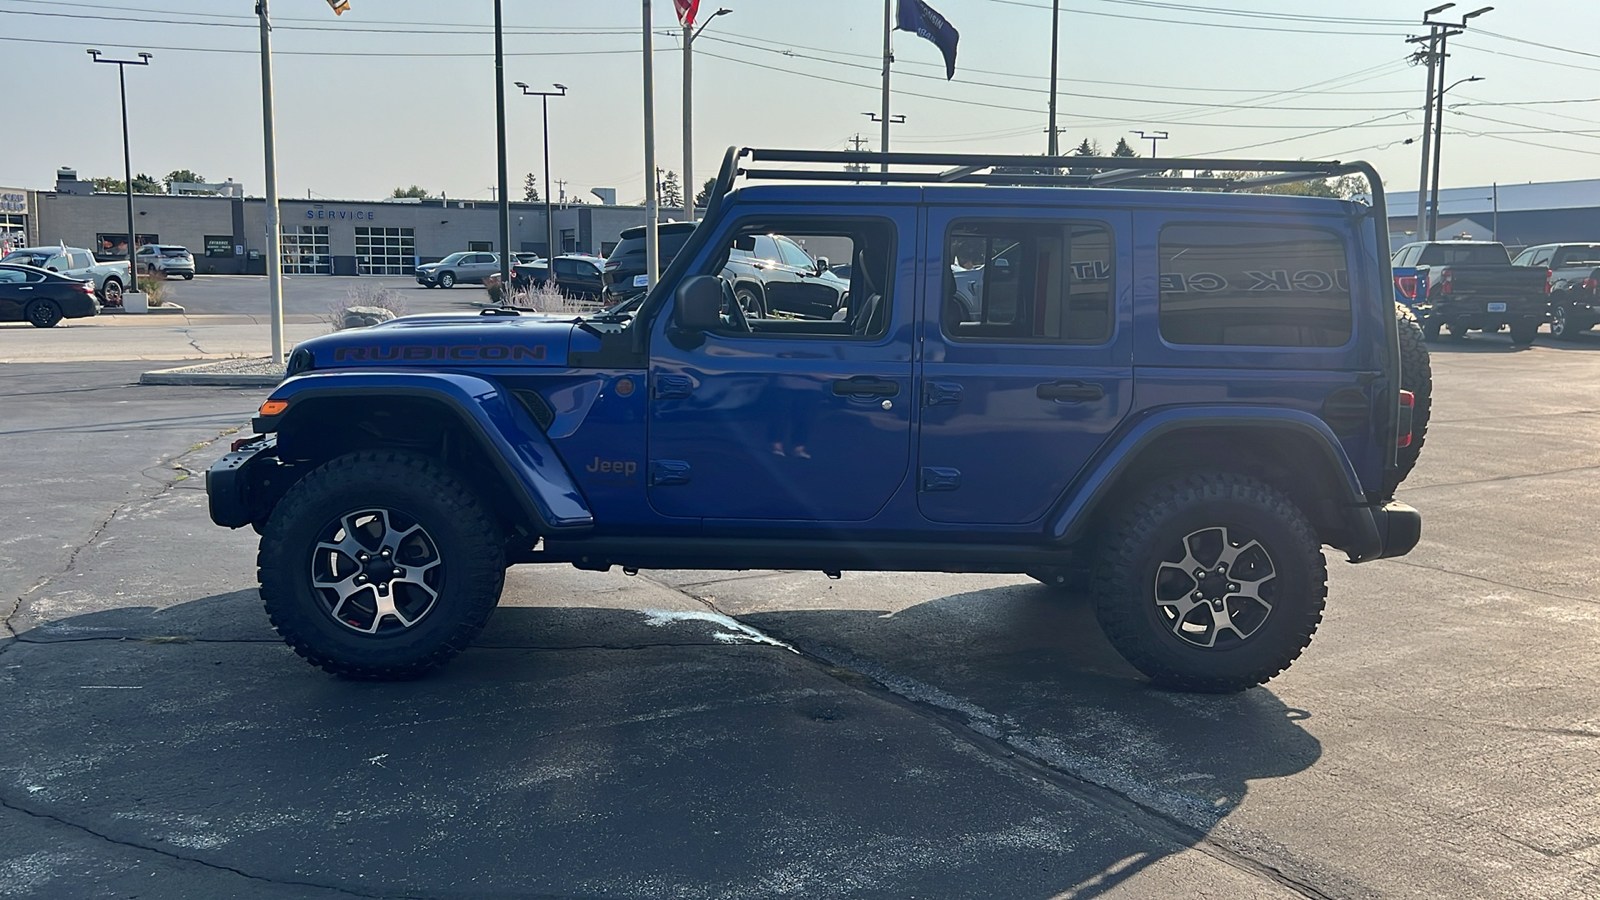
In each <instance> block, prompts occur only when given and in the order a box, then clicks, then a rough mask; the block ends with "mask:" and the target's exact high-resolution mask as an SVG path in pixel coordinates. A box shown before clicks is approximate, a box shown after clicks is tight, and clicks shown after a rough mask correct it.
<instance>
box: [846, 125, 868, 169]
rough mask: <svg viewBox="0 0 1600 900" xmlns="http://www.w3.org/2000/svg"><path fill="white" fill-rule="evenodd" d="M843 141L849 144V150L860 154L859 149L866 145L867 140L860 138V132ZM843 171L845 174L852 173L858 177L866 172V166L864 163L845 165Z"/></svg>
mask: <svg viewBox="0 0 1600 900" xmlns="http://www.w3.org/2000/svg"><path fill="white" fill-rule="evenodd" d="M845 141H846V142H847V143H849V144H850V149H851V150H854V151H855V152H857V153H860V152H861V148H862V147H863V146H864V145H865V144H866V143H867V139H866V138H864V137H862V136H861V133H860V132H856V133H855V134H854V135H852V136H850V137H848V138H845ZM844 170H845V171H846V172H854V173H855V174H857V175H860V174H862V173H863V172H865V171H867V165H866V163H845V164H844Z"/></svg>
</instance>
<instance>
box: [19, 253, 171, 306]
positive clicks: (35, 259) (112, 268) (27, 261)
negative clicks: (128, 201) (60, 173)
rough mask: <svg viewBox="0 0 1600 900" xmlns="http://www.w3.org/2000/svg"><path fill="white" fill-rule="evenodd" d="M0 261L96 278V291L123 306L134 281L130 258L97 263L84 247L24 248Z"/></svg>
mask: <svg viewBox="0 0 1600 900" xmlns="http://www.w3.org/2000/svg"><path fill="white" fill-rule="evenodd" d="M0 262H8V263H20V264H22V265H25V266H37V267H39V268H41V269H46V270H49V271H51V272H59V273H61V274H62V275H65V276H67V277H68V278H79V279H82V280H84V281H92V282H94V291H95V293H96V294H98V295H100V299H101V301H102V302H104V303H105V305H106V306H121V305H122V291H123V290H124V289H125V288H127V287H130V286H131V285H132V284H133V278H132V277H130V275H129V273H128V263H127V261H126V260H118V261H116V262H97V261H96V260H95V258H94V254H93V253H90V252H89V251H88V250H85V249H82V248H80V247H61V246H56V247H23V248H21V249H19V250H13V251H11V252H10V253H7V254H6V255H5V258H4V259H0ZM191 265H192V263H191Z"/></svg>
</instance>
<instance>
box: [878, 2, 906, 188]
mask: <svg viewBox="0 0 1600 900" xmlns="http://www.w3.org/2000/svg"><path fill="white" fill-rule="evenodd" d="M891 2H892V0H883V112H882V113H881V114H880V115H879V117H878V118H875V119H873V120H872V121H874V122H882V123H883V135H882V137H881V138H879V140H878V150H879V151H880V152H883V153H888V152H889V121H890V120H889V63H891V62H893V61H894V50H893V49H892V47H891V46H890V44H889V34H890V30H891V29H892V28H893V27H894V15H893V11H892V10H891V9H890V5H891ZM869 115H870V114H869ZM900 121H902V122H904V121H905V117H904V116H902V117H901V118H900ZM881 171H882V172H883V173H884V174H888V172H889V162H888V160H884V162H883V165H882V168H881ZM888 183H889V182H888V180H887V179H886V180H885V181H884V184H888Z"/></svg>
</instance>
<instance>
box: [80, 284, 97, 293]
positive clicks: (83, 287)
mask: <svg viewBox="0 0 1600 900" xmlns="http://www.w3.org/2000/svg"><path fill="white" fill-rule="evenodd" d="M78 290H80V291H83V292H84V293H85V294H93V293H94V285H93V284H91V283H89V282H87V281H80V282H78Z"/></svg>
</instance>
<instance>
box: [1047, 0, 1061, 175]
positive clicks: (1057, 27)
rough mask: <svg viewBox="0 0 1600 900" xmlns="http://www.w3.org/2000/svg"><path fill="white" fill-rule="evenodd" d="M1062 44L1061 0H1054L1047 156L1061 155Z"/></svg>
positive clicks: (1051, 9) (1051, 12) (1051, 11)
mask: <svg viewBox="0 0 1600 900" xmlns="http://www.w3.org/2000/svg"><path fill="white" fill-rule="evenodd" d="M1060 44H1061V0H1053V2H1052V3H1051V6H1050V139H1049V141H1048V147H1049V149H1048V150H1047V151H1046V155H1047V156H1060V155H1061V148H1060V147H1058V146H1057V145H1056V135H1057V134H1058V133H1059V132H1057V131H1056V61H1057V58H1058V52H1059V50H1060Z"/></svg>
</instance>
